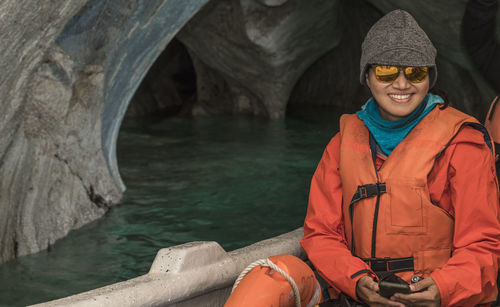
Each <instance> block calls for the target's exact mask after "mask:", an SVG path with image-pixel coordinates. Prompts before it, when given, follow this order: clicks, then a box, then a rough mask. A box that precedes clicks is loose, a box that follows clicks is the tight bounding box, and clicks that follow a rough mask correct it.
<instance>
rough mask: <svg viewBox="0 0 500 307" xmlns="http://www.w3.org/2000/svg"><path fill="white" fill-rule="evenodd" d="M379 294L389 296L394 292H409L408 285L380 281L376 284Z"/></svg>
mask: <svg viewBox="0 0 500 307" xmlns="http://www.w3.org/2000/svg"><path fill="white" fill-rule="evenodd" d="M378 287H379V289H380V290H379V294H380V295H381V296H383V297H386V298H390V297H391V296H392V295H393V294H394V293H403V294H409V293H410V292H411V291H410V285H407V284H397V283H394V282H388V281H381V282H380V283H379V284H378Z"/></svg>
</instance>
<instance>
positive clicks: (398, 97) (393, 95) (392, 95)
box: [389, 94, 410, 100]
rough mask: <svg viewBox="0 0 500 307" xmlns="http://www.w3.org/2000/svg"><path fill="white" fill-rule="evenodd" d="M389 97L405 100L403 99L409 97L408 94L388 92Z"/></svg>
mask: <svg viewBox="0 0 500 307" xmlns="http://www.w3.org/2000/svg"><path fill="white" fill-rule="evenodd" d="M389 97H391V98H394V99H397V100H405V99H408V98H410V94H406V95H395V94H389Z"/></svg>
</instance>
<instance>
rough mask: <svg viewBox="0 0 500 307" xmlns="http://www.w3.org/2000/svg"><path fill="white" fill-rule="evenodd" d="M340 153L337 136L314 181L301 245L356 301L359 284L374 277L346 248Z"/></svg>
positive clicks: (333, 282) (318, 267)
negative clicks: (366, 277) (364, 278)
mask: <svg viewBox="0 0 500 307" xmlns="http://www.w3.org/2000/svg"><path fill="white" fill-rule="evenodd" d="M339 153H340V135H339V134H337V135H336V136H335V137H333V139H332V140H331V141H330V143H329V144H328V146H327V147H326V149H325V151H324V153H323V157H322V158H321V161H320V162H319V165H318V167H317V169H316V172H315V173H314V176H313V178H312V181H311V189H310V193H309V205H308V208H307V215H306V218H305V222H304V238H303V239H302V240H301V241H300V243H301V245H302V247H303V248H304V250H305V251H306V253H307V255H308V257H309V260H310V261H311V262H312V263H313V265H314V267H315V268H316V270H317V271H318V273H319V274H320V275H321V276H322V277H323V278H324V279H325V280H326V281H327V282H328V283H329V284H330V285H331V286H332V287H333V288H334V289H336V290H337V291H339V292H343V293H345V294H347V295H349V296H350V297H352V298H354V299H357V297H356V283H357V281H358V280H359V279H360V278H361V277H362V276H365V275H367V274H369V275H371V276H375V274H373V273H372V272H371V271H370V268H369V266H368V265H367V264H366V263H365V262H363V261H362V260H361V259H359V258H357V257H354V256H352V254H351V252H350V250H349V249H348V248H347V242H346V239H345V234H344V222H343V216H342V184H341V180H340V174H339Z"/></svg>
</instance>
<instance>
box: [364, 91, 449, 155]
mask: <svg viewBox="0 0 500 307" xmlns="http://www.w3.org/2000/svg"><path fill="white" fill-rule="evenodd" d="M442 103H444V101H443V98H441V97H440V96H438V95H434V94H431V93H428V94H427V96H425V98H424V100H422V102H421V103H420V105H419V106H418V107H417V108H416V109H415V110H414V111H413V112H412V113H411V114H410V115H408V116H407V117H406V118H404V119H401V120H396V121H389V120H384V119H382V117H380V112H379V110H378V103H377V102H376V101H375V99H373V97H371V98H370V99H368V101H367V102H366V103H365V104H364V105H363V106H362V107H361V110H360V111H358V112H356V114H357V115H358V117H359V118H360V119H361V120H362V121H363V122H364V123H365V126H366V127H367V128H368V130H369V131H370V133H371V134H372V135H373V137H374V138H375V141H377V144H378V145H379V146H380V148H381V149H382V151H383V152H384V153H385V154H386V155H390V154H391V152H392V151H393V150H394V148H396V146H398V144H399V143H401V141H402V140H403V139H404V138H405V137H406V136H407V135H408V133H410V131H411V130H412V129H413V128H414V127H415V126H416V125H417V124H418V123H419V122H420V121H421V120H422V118H424V117H425V116H426V115H427V114H429V112H430V111H432V109H433V108H434V107H435V106H436V105H437V104H442Z"/></svg>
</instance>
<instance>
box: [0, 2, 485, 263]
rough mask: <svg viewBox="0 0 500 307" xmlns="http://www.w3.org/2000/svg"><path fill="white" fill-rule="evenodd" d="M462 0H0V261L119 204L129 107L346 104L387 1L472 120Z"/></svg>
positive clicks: (475, 99) (273, 112)
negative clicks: (119, 150) (421, 40)
mask: <svg viewBox="0 0 500 307" xmlns="http://www.w3.org/2000/svg"><path fill="white" fill-rule="evenodd" d="M465 2H466V1H465V0H460V1H456V0H453V1H452V0H447V1H438V2H436V1H432V0H422V1H410V0H404V1H403V0H397V1H396V0H315V1H309V0H148V1H138V0H136V1H134V0H74V1H44V2H36V1H28V0H4V1H2V2H1V3H0V21H1V22H0V38H1V39H0V52H1V54H2V57H1V58H0V67H1V71H2V74H0V81H1V82H0V97H1V98H2V99H1V101H2V112H0V131H1V132H2V134H1V135H2V137H1V138H0V178H1V180H0V212H2V214H0V262H4V261H7V260H9V259H12V258H13V257H16V256H21V255H26V254H29V253H33V252H37V251H39V250H42V249H45V248H47V247H48V246H49V245H51V244H53V243H54V242H55V241H56V240H57V239H59V238H61V237H63V236H65V235H66V234H67V233H68V232H69V231H70V230H72V229H75V228H78V227H81V226H82V225H84V224H86V223H88V222H90V221H92V220H95V219H97V218H99V217H101V216H102V215H103V214H105V213H106V211H107V210H108V208H109V207H110V206H112V205H114V204H116V203H118V202H119V200H120V197H121V196H122V193H123V191H124V190H125V185H124V184H123V182H122V181H121V178H120V174H119V171H118V165H117V162H116V139H117V135H118V132H119V129H120V125H121V123H122V120H123V118H124V116H125V114H126V113H127V109H128V113H127V116H135V115H140V114H146V113H150V112H156V111H157V110H158V109H167V110H168V114H169V115H172V114H184V115H190V116H209V115H211V114H220V113H228V114H252V115H256V116H264V117H268V118H271V119H280V118H283V117H284V116H285V114H286V109H287V106H289V105H307V106H311V105H316V106H329V105H335V106H338V107H344V108H346V110H349V109H353V108H356V107H358V106H359V105H360V104H362V103H363V101H364V99H366V97H367V95H368V92H367V91H366V89H364V88H362V87H361V86H360V85H359V83H358V81H357V80H358V73H359V64H358V63H359V55H360V50H359V48H360V44H361V40H362V38H363V37H364V35H365V34H366V32H367V30H368V29H369V27H370V26H371V24H372V23H373V22H375V21H376V20H377V19H378V18H379V17H380V16H382V15H383V14H384V13H386V12H388V11H390V10H392V9H395V8H403V9H406V10H408V11H409V12H410V13H412V14H413V15H414V16H415V17H416V19H417V20H418V21H419V22H420V24H421V25H422V27H423V28H424V29H425V30H426V31H427V33H428V34H429V36H430V37H431V39H432V40H433V41H434V43H435V44H436V46H437V48H438V50H439V57H438V67H439V81H438V86H439V87H441V88H442V89H444V90H445V91H447V92H448V94H449V96H450V97H451V99H452V101H453V103H454V105H455V106H457V107H458V108H460V109H462V110H464V111H467V112H470V113H472V114H474V115H477V116H480V115H481V114H484V112H485V110H486V108H487V102H488V100H489V99H490V98H491V97H492V95H493V92H492V90H491V89H490V88H489V87H488V86H487V85H486V84H485V83H484V81H483V80H482V79H481V76H479V75H478V74H477V72H476V71H475V70H474V68H473V67H472V65H471V63H470V61H469V60H468V58H467V56H466V54H465V53H464V49H463V47H462V46H461V42H460V20H461V17H462V14H463V9H464V6H465ZM155 61H156V62H155ZM148 72H149V73H148ZM143 80H144V82H143V84H142V85H141V86H140V87H139V85H140V84H141V82H142V81H143ZM135 93H137V94H136V95H135V96H134V94H135ZM131 101H132V102H131ZM332 120H337V119H332Z"/></svg>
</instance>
